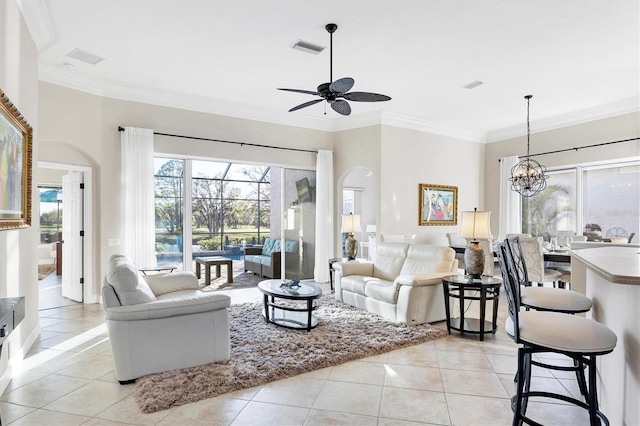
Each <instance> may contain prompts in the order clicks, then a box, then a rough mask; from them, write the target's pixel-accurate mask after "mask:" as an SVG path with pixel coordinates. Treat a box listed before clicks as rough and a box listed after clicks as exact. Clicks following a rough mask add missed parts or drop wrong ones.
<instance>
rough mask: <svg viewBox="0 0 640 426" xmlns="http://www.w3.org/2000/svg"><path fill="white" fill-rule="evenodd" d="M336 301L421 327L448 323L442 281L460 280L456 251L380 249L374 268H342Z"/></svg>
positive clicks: (407, 246) (403, 247)
mask: <svg viewBox="0 0 640 426" xmlns="http://www.w3.org/2000/svg"><path fill="white" fill-rule="evenodd" d="M333 269H334V270H335V274H334V276H335V286H336V287H335V288H336V291H335V297H336V299H338V300H340V301H342V302H344V303H348V304H350V305H353V306H356V307H358V308H361V309H366V310H367V311H369V312H372V313H375V314H378V315H380V316H382V317H384V318H386V319H388V320H390V321H393V322H399V323H404V324H408V325H417V324H424V323H431V322H436V321H443V320H445V319H446V311H445V304H444V290H443V287H442V277H444V276H446V275H455V274H457V270H458V260H457V259H456V258H455V251H454V250H453V249H451V248H450V247H446V246H436V245H429V244H407V243H378V249H377V253H376V260H375V261H374V262H359V261H350V262H346V261H345V262H337V263H334V264H333Z"/></svg>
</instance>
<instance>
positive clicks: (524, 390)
mask: <svg viewBox="0 0 640 426" xmlns="http://www.w3.org/2000/svg"><path fill="white" fill-rule="evenodd" d="M498 260H499V262H500V271H501V273H502V280H503V283H504V285H505V293H506V297H507V302H508V311H509V318H508V319H507V323H506V325H505V328H506V331H507V334H508V335H509V336H510V337H511V338H512V339H513V341H514V342H516V343H517V344H520V345H522V346H521V347H520V348H518V372H517V382H518V385H517V393H516V395H515V396H514V397H512V399H511V408H512V410H513V412H514V417H513V424H514V425H520V424H522V423H526V424H532V425H539V424H540V423H538V422H536V421H535V420H533V419H531V418H529V417H527V415H526V412H527V405H528V402H529V398H532V397H541V398H552V399H557V400H561V401H565V402H568V403H571V404H574V405H577V406H579V407H582V408H584V409H586V410H587V411H588V413H589V423H590V424H591V425H592V426H596V425H599V424H606V425H608V424H609V420H608V419H607V417H606V416H605V415H604V414H603V413H602V412H601V411H600V410H599V408H598V392H597V383H596V379H597V371H596V357H597V356H600V355H605V354H608V353H610V352H612V351H613V350H614V349H615V347H616V343H617V337H616V335H615V333H614V332H613V331H611V330H610V329H609V328H607V327H605V326H604V325H602V324H600V323H598V322H596V321H593V320H590V319H587V318H583V317H579V316H575V315H566V314H563V313H559V312H549V311H534V310H531V311H526V310H525V311H521V304H520V289H521V287H520V283H519V280H518V273H517V268H516V264H515V263H514V261H513V259H512V258H511V256H510V254H509V249H508V247H507V243H506V242H503V243H500V244H499V245H498ZM538 353H559V354H562V355H566V356H568V357H570V358H572V359H574V361H575V363H576V364H580V365H583V364H584V365H586V366H587V367H588V371H589V381H588V387H587V395H586V402H583V401H580V400H578V399H576V398H572V397H569V396H566V395H562V394H557V393H553V392H545V391H536V390H532V389H531V366H532V365H533V363H532V355H534V354H538ZM600 421H602V423H600Z"/></svg>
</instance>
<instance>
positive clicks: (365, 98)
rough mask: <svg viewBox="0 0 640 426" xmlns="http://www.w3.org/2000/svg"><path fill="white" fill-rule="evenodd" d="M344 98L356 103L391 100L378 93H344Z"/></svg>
mask: <svg viewBox="0 0 640 426" xmlns="http://www.w3.org/2000/svg"><path fill="white" fill-rule="evenodd" d="M344 98H345V99H347V100H349V101H356V102H383V101H390V100H391V98H390V97H389V96H387V95H380V94H378V93H369V92H350V93H345V94H344Z"/></svg>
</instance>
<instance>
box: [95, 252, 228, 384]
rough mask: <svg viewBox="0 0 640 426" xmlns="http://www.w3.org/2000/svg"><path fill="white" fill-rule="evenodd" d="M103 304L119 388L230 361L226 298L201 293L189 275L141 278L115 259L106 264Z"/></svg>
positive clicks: (128, 264)
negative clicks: (139, 380)
mask: <svg viewBox="0 0 640 426" xmlns="http://www.w3.org/2000/svg"><path fill="white" fill-rule="evenodd" d="M102 300H103V303H104V309H105V311H106V317H107V331H108V333H109V341H110V344H111V352H112V354H113V361H114V364H115V372H116V378H117V379H118V381H119V382H120V383H121V384H124V383H130V382H132V381H135V379H137V378H138V377H141V376H144V375H147V374H152V373H160V372H164V371H169V370H175V369H179V368H187V367H195V366H198V365H204V364H209V363H212V362H216V361H223V360H228V359H229V355H230V338H229V310H228V307H229V304H230V298H229V297H228V296H225V295H222V294H217V293H204V292H202V291H200V290H199V289H198V279H197V278H196V276H195V275H194V274H193V273H192V272H173V273H171V274H163V275H147V276H144V275H142V274H140V273H139V271H138V270H137V269H136V267H135V266H134V265H133V264H132V263H131V261H130V260H129V259H128V258H127V257H125V256H123V255H119V254H115V255H113V256H111V258H110V259H109V262H108V263H107V270H106V275H105V280H104V284H103V287H102Z"/></svg>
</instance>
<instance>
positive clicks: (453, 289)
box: [442, 275, 502, 340]
mask: <svg viewBox="0 0 640 426" xmlns="http://www.w3.org/2000/svg"><path fill="white" fill-rule="evenodd" d="M501 285H502V280H501V279H500V278H495V277H489V276H486V277H484V276H483V277H482V278H471V277H470V276H468V275H449V276H447V277H443V278H442V286H443V287H444V306H445V311H446V314H447V331H448V332H449V334H451V330H452V329H453V330H456V331H459V332H460V333H462V334H464V333H473V334H479V335H480V340H484V335H485V334H486V333H492V334H493V333H495V332H496V331H497V330H498V325H497V320H498V299H499V297H500V286H501ZM468 291H476V292H480V296H470V295H467V294H466V293H467V292H468ZM450 298H454V299H459V300H460V316H459V317H458V318H451V312H450V310H451V309H450V306H449V299H450ZM465 300H479V301H480V318H465V317H464V311H465V308H464V301H465ZM487 300H492V301H493V316H492V321H491V322H489V321H485V310H486V305H487Z"/></svg>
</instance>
